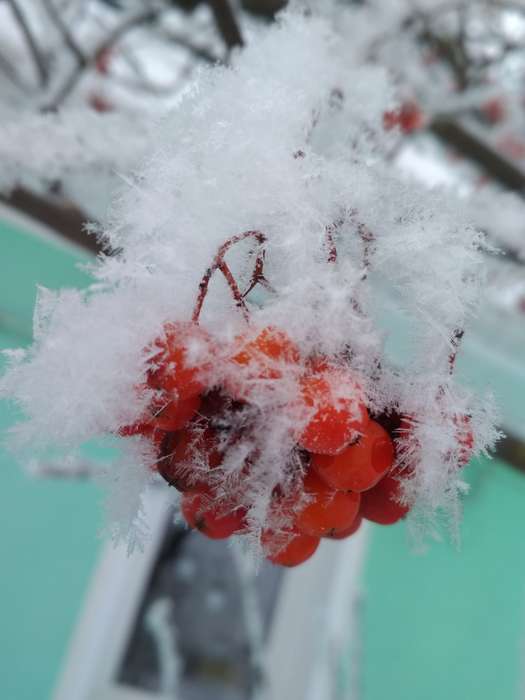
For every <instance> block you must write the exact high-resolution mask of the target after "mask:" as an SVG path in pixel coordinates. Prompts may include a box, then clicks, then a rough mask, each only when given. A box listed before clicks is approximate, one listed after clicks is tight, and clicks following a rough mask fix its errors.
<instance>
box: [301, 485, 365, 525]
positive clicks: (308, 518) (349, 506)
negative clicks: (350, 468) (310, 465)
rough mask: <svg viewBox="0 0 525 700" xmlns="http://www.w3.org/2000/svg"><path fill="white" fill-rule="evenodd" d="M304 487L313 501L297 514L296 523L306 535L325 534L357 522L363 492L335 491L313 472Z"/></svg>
mask: <svg viewBox="0 0 525 700" xmlns="http://www.w3.org/2000/svg"><path fill="white" fill-rule="evenodd" d="M303 489H304V492H305V493H306V494H308V495H309V496H311V500H310V502H309V503H308V504H307V505H306V506H304V507H303V508H302V509H301V510H300V511H299V512H298V513H296V516H295V525H296V527H297V529H298V530H299V531H300V532H302V533H303V534H304V535H311V536H313V537H323V536H324V535H326V534H327V533H329V532H330V531H331V530H344V529H345V528H347V527H350V525H351V524H352V523H353V521H354V518H355V516H356V515H357V513H358V511H359V502H360V496H359V494H358V493H354V492H353V491H335V490H334V489H333V488H331V487H330V486H328V485H327V484H326V482H324V481H323V480H322V479H320V478H319V477H318V476H317V474H315V472H313V471H311V472H309V473H308V474H307V475H306V476H305V478H304V482H303Z"/></svg>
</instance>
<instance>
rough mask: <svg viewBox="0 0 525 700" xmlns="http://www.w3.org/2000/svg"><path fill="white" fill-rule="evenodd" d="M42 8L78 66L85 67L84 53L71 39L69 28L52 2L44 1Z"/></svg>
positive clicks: (73, 39) (74, 40)
mask: <svg viewBox="0 0 525 700" xmlns="http://www.w3.org/2000/svg"><path fill="white" fill-rule="evenodd" d="M44 6H45V8H46V10H47V12H48V14H49V16H50V17H51V19H52V20H53V22H54V23H55V24H56V26H57V28H58V30H59V32H60V34H61V35H62V38H63V40H64V43H65V44H66V46H67V47H68V48H69V50H70V51H71V53H72V54H73V55H74V56H75V58H76V59H77V63H78V65H79V66H82V67H84V66H85V65H86V57H85V56H84V52H83V51H82V49H81V48H80V46H79V45H78V43H77V41H76V39H75V38H74V37H73V34H72V33H71V32H70V30H69V27H68V26H67V24H66V23H65V22H64V20H63V19H62V16H61V14H60V12H59V10H58V9H57V8H56V7H55V5H54V4H53V0H44Z"/></svg>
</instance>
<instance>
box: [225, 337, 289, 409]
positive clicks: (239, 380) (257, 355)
mask: <svg viewBox="0 0 525 700" xmlns="http://www.w3.org/2000/svg"><path fill="white" fill-rule="evenodd" d="M233 352H234V354H232V356H231V358H230V361H231V362H232V363H233V365H234V366H235V367H236V371H235V372H234V373H232V374H231V376H229V377H228V378H227V390H228V392H229V393H230V394H231V395H232V396H233V397H234V398H235V399H247V398H249V396H250V394H251V392H252V391H253V388H254V387H255V386H257V385H260V384H261V380H276V379H281V377H282V376H283V374H284V372H285V371H286V370H287V368H288V367H289V366H290V365H294V364H297V363H298V362H299V360H300V358H301V355H300V352H299V349H298V347H297V346H296V345H295V343H294V342H293V341H292V340H291V339H290V338H289V337H288V335H287V334H286V333H285V332H284V331H282V330H279V329H278V328H273V327H272V326H267V327H266V328H263V329H262V330H261V331H258V332H257V333H256V334H255V335H254V334H251V335H248V334H246V335H243V336H239V337H238V338H236V341H235V344H234V351H233ZM239 370H240V372H239Z"/></svg>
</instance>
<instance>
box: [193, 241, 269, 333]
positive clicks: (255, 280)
mask: <svg viewBox="0 0 525 700" xmlns="http://www.w3.org/2000/svg"><path fill="white" fill-rule="evenodd" d="M248 238H253V239H254V240H255V241H256V242H257V244H258V246H259V252H258V254H257V259H256V262H255V269H254V271H253V274H252V277H251V280H250V284H249V285H248V288H247V290H246V291H245V292H244V293H243V292H241V290H240V289H239V285H238V284H237V281H236V279H235V277H234V276H233V274H232V272H231V270H230V268H229V266H228V265H227V264H226V262H225V260H224V258H225V256H226V253H227V252H228V251H229V250H230V248H232V246H234V245H236V244H237V243H240V242H241V241H244V240H246V239H248ZM266 240H267V239H266V236H265V235H264V233H262V232H261V231H244V232H243V233H239V234H237V235H236V236H232V237H231V238H228V240H227V241H225V242H224V243H223V244H222V245H221V247H220V248H219V250H218V251H217V254H216V255H215V258H214V259H213V262H212V264H211V265H210V267H209V268H208V269H207V270H206V272H205V273H204V276H203V278H202V280H201V282H200V284H199V293H198V295H197V300H196V302H195V308H194V309H193V314H192V320H193V321H194V323H198V321H199V317H200V314H201V311H202V306H203V304H204V300H205V299H206V296H207V294H208V288H209V285H210V280H211V278H212V276H213V274H214V272H216V271H217V270H219V272H221V273H222V274H223V276H224V278H225V280H226V282H227V284H228V287H229V288H230V290H231V293H232V296H233V299H234V301H235V304H236V306H237V307H238V308H239V309H240V311H241V313H242V314H243V316H244V318H245V320H246V321H248V320H249V316H250V314H249V311H248V307H247V306H246V302H245V301H244V298H245V297H246V296H247V294H248V293H249V292H250V291H251V290H252V289H253V288H254V287H255V286H256V285H257V284H261V285H262V286H264V287H266V288H267V289H268V288H271V285H270V284H269V282H268V281H267V280H266V278H265V277H264V245H265V243H266Z"/></svg>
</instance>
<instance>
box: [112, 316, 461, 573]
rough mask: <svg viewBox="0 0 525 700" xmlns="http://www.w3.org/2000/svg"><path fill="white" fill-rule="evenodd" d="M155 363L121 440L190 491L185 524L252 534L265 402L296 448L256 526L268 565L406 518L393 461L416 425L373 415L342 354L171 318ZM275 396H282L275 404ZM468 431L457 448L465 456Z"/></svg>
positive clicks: (278, 335)
mask: <svg viewBox="0 0 525 700" xmlns="http://www.w3.org/2000/svg"><path fill="white" fill-rule="evenodd" d="M147 363H148V370H147V378H146V386H145V387H144V389H145V390H146V389H147V390H148V391H150V392H151V395H152V396H153V399H152V401H151V403H150V406H149V409H148V411H147V412H146V414H145V415H144V416H143V417H142V419H141V420H140V421H139V422H137V423H136V424H134V425H132V426H126V427H124V428H122V429H121V431H120V434H121V435H122V436H129V435H142V436H144V437H146V438H148V439H149V440H151V441H152V442H153V444H154V446H155V450H156V454H157V460H156V462H155V464H154V468H155V469H156V471H158V473H159V474H160V475H161V476H162V477H163V478H164V479H165V480H166V481H167V482H168V483H169V484H170V485H171V486H174V487H175V488H176V489H178V490H179V491H180V492H182V514H183V516H184V518H185V519H186V521H187V523H188V524H189V525H190V526H191V527H194V528H196V529H198V530H199V531H200V532H202V533H203V534H204V535H206V536H208V537H210V538H212V539H222V538H227V537H229V536H230V535H233V534H243V533H247V532H252V533H253V531H254V527H253V522H252V521H251V518H250V511H251V500H250V499H251V493H252V492H254V491H255V492H257V481H258V477H259V474H258V470H261V475H260V476H261V478H262V477H263V476H264V470H265V467H264V465H263V464H261V460H260V455H261V449H262V448H261V447H260V440H261V435H260V433H261V431H263V430H264V425H265V421H267V420H269V416H268V415H265V408H264V407H265V405H268V406H269V409H266V410H267V411H268V410H269V411H270V412H271V414H272V415H274V414H275V413H280V414H281V416H280V419H281V422H286V419H288V420H287V422H286V426H287V427H286V430H287V433H288V435H289V437H290V439H291V445H292V447H291V449H290V451H289V452H290V454H289V460H288V463H287V464H285V465H283V468H282V470H281V471H280V472H279V473H280V474H282V475H284V476H283V482H282V483H272V484H271V490H270V495H269V498H268V500H267V507H266V512H265V517H264V525H263V527H262V528H261V527H259V529H258V530H257V535H258V537H259V538H260V544H261V546H262V548H263V551H264V553H265V555H266V556H267V558H268V559H270V560H271V561H272V562H274V563H276V564H281V565H284V566H295V565H297V564H300V563H302V562H303V561H305V560H306V559H308V558H309V557H310V556H311V555H312V554H313V553H314V552H315V550H316V549H317V546H318V545H319V542H320V538H322V537H327V538H332V539H343V538H345V537H348V536H350V535H352V534H353V533H354V532H356V530H357V529H358V528H359V526H360V524H361V520H362V518H366V519H368V520H372V521H374V522H377V523H381V524H385V525H386V524H392V523H395V522H397V521H398V520H399V519H400V518H402V517H403V516H404V515H405V514H406V513H407V511H408V507H407V506H406V505H403V504H402V503H401V502H400V500H399V496H400V493H399V480H398V479H399V475H400V467H395V468H394V463H395V456H396V455H395V452H396V449H395V438H396V437H397V436H399V434H400V433H402V432H407V431H409V430H410V422H409V421H408V420H407V419H400V418H399V417H397V418H396V419H395V420H393V419H392V416H389V417H381V416H378V417H371V416H370V414H369V411H368V410H367V406H366V400H365V395H364V392H363V390H362V388H361V386H360V383H359V380H358V378H357V377H356V376H355V375H354V373H353V372H352V371H351V370H350V369H349V368H348V365H347V363H346V364H345V362H344V361H343V360H342V359H340V358H329V357H324V356H315V357H307V358H303V357H302V356H301V352H300V350H299V348H298V347H297V346H296V344H295V343H294V342H293V341H292V340H291V339H290V338H289V337H288V335H287V334H286V333H285V332H284V331H283V330H280V329H277V328H274V327H270V326H267V327H264V328H259V329H254V328H252V327H251V326H249V327H248V330H247V331H246V332H245V333H244V334H242V335H239V336H237V337H236V338H235V339H234V340H233V341H232V342H231V344H230V345H229V346H228V347H227V348H224V346H220V347H219V344H218V343H217V342H215V341H214V339H213V337H212V336H210V335H209V334H208V333H207V332H206V331H205V330H203V329H202V327H200V326H199V325H197V324H196V323H167V324H165V326H164V332H163V335H162V336H160V337H158V338H157V339H156V340H155V341H154V343H153V344H152V346H151V347H150V348H148V360H147ZM283 388H284V391H282V392H280V389H283ZM269 396H270V397H277V399H276V400H273V401H271V402H268V401H267V399H268V397H269ZM261 397H262V398H263V399H264V400H261ZM462 427H463V428H464V429H465V430H468V425H467V426H465V425H464V424H462ZM465 430H464V431H463V432H465ZM469 435H470V434H468V433H465V435H464V436H463V438H462V442H461V441H460V442H461V448H462V449H463V450H464V451H465V460H467V459H468V453H469V452H470V450H471V448H472V442H471V437H469ZM232 465H233V466H232ZM405 468H406V467H405Z"/></svg>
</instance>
